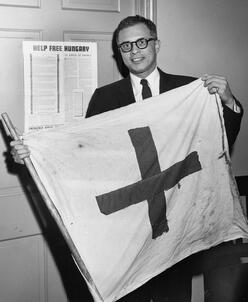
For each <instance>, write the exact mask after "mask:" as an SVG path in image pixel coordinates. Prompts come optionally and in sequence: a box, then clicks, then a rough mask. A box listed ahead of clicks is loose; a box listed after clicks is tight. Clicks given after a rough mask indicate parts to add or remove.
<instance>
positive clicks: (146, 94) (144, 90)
mask: <svg viewBox="0 0 248 302" xmlns="http://www.w3.org/2000/svg"><path fill="white" fill-rule="evenodd" d="M140 84H141V85H142V98H143V100H144V99H147V98H150V97H151V96H152V93H151V89H150V87H149V86H148V82H147V80H146V79H142V80H141V81H140Z"/></svg>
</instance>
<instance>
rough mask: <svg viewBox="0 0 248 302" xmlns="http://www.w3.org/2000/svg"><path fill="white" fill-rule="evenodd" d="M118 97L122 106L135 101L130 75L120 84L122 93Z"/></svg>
mask: <svg viewBox="0 0 248 302" xmlns="http://www.w3.org/2000/svg"><path fill="white" fill-rule="evenodd" d="M118 99H119V102H120V104H119V105H120V107H123V106H127V105H129V104H132V103H135V98H134V94H133V88H132V84H131V79H130V76H128V77H126V78H125V79H123V80H122V85H121V86H120V95H119V98H118Z"/></svg>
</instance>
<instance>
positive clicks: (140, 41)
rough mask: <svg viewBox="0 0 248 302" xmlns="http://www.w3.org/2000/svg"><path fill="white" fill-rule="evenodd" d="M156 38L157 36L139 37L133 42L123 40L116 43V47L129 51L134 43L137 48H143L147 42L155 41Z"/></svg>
mask: <svg viewBox="0 0 248 302" xmlns="http://www.w3.org/2000/svg"><path fill="white" fill-rule="evenodd" d="M156 40H157V38H150V39H145V38H140V39H138V40H136V41H133V42H130V41H127V42H123V43H121V44H120V45H118V48H120V49H121V51H122V52H129V51H131V50H132V49H133V44H135V45H136V46H137V47H138V48H139V49H144V48H146V47H147V45H148V42H150V41H156Z"/></svg>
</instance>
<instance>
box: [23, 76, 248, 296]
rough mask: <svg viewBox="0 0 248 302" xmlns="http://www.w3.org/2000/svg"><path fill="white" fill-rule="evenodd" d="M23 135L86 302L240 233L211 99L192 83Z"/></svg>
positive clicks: (216, 104)
mask: <svg viewBox="0 0 248 302" xmlns="http://www.w3.org/2000/svg"><path fill="white" fill-rule="evenodd" d="M24 139H25V143H26V144H27V145H28V146H29V148H30V150H31V160H32V162H33V164H34V167H35V169H36V171H37V173H38V175H39V177H40V179H41V181H42V183H43V185H44V186H45V188H46V191H47V193H48V195H49V197H50V198H51V200H52V202H53V203H54V205H55V207H56V209H57V211H58V213H59V215H60V216H61V219H62V221H63V223H64V225H65V226H66V229H67V231H68V233H69V235H70V237H71V239H72V241H73V242H74V244H75V246H76V249H77V251H78V252H79V254H80V257H81V259H82V260H83V262H84V264H85V266H86V268H87V270H88V272H89V274H90V276H91V278H92V280H93V282H94V284H95V287H96V289H97V291H98V293H99V294H100V295H97V294H96V292H95V288H94V287H92V284H90V283H89V282H88V285H89V288H90V290H91V292H92V295H93V296H94V299H95V301H100V300H101V299H100V296H101V298H102V300H103V301H106V302H111V301H115V300H117V299H119V298H121V297H122V296H124V295H126V294H127V293H129V292H131V291H133V290H134V289H136V288H137V287H139V286H141V285H142V284H144V283H145V282H147V281H148V280H149V279H151V278H152V277H154V276H156V275H157V274H159V273H161V272H162V271H164V270H166V269H167V268H169V267H170V266H172V265H173V264H175V263H176V262H178V261H180V260H182V259H183V258H185V257H187V256H189V255H191V254H193V253H196V252H198V251H200V250H203V249H208V248H210V247H211V246H214V245H217V244H219V243H221V242H223V241H227V240H233V239H235V238H239V237H248V228H247V223H246V220H245V217H244V215H243V213H242V210H241V207H240V203H239V197H238V193H237V189H236V185H235V182H234V178H233V176H232V173H231V168H230V158H229V154H228V146H227V139H226V134H225V127H224V121H223V117H222V107H221V102H220V100H219V99H218V97H217V96H215V95H210V94H209V93H208V91H207V89H206V88H204V87H203V84H202V81H201V80H200V79H199V80H196V81H194V82H192V83H191V84H189V85H186V86H183V87H180V88H177V89H174V90H171V91H169V92H167V93H164V94H161V95H159V96H157V97H153V98H150V99H147V100H145V101H143V102H140V103H135V104H131V105H129V106H126V107H123V108H120V109H117V110H113V111H110V112H106V113H104V114H101V115H97V116H94V117H92V118H89V119H85V120H82V121H81V122H75V123H72V124H69V125H65V126H61V127H58V128H56V129H52V130H47V131H46V130H44V131H39V132H35V133H30V134H26V135H25V137H24ZM82 273H83V272H82ZM86 280H87V278H86ZM165 291H166V285H165Z"/></svg>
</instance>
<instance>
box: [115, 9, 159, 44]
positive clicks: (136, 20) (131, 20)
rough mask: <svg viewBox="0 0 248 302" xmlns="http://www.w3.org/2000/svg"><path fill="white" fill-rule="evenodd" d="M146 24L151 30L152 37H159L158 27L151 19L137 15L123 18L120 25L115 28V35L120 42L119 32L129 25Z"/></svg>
mask: <svg viewBox="0 0 248 302" xmlns="http://www.w3.org/2000/svg"><path fill="white" fill-rule="evenodd" d="M140 23H141V24H145V25H146V26H147V28H148V29H149V30H150V34H151V36H152V37H154V38H157V28H156V25H155V24H154V23H153V22H152V21H151V20H149V19H146V18H144V17H142V16H139V15H136V16H128V17H126V18H125V19H123V20H122V21H121V22H120V23H119V25H118V26H117V28H116V30H115V36H116V40H117V43H118V37H119V32H120V31H121V30H122V29H124V28H127V27H130V26H134V25H136V24H140Z"/></svg>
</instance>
